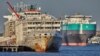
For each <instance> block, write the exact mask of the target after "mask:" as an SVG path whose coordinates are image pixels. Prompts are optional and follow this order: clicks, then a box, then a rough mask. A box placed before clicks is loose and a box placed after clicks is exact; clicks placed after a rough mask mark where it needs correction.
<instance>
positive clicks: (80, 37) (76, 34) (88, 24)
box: [62, 14, 96, 46]
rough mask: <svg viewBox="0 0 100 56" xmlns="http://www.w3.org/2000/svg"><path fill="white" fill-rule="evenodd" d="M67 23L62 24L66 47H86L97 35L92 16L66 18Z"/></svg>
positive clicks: (78, 15) (77, 15) (76, 15)
mask: <svg viewBox="0 0 100 56" xmlns="http://www.w3.org/2000/svg"><path fill="white" fill-rule="evenodd" d="M66 19H67V21H68V22H67V23H63V24H62V33H63V35H64V39H65V42H66V45H69V46H86V45H87V43H88V39H89V38H92V37H93V36H94V35H95V34H96V22H93V21H92V20H91V16H84V15H80V14H75V15H71V16H66Z"/></svg>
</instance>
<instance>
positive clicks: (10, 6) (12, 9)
mask: <svg viewBox="0 0 100 56" xmlns="http://www.w3.org/2000/svg"><path fill="white" fill-rule="evenodd" d="M6 3H7V4H8V6H9V8H10V9H11V11H12V12H13V13H15V15H16V17H17V18H18V19H19V17H20V16H19V15H18V14H17V12H16V11H15V10H14V8H13V7H12V5H11V4H10V3H9V2H8V1H7V2H6Z"/></svg>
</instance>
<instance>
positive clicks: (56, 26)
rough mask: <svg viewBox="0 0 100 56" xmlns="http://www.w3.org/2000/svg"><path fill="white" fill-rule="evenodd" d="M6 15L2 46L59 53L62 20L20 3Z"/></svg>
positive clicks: (10, 8) (10, 6) (11, 7)
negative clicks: (24, 47)
mask: <svg viewBox="0 0 100 56" xmlns="http://www.w3.org/2000/svg"><path fill="white" fill-rule="evenodd" d="M7 4H8V6H9V8H8V9H9V12H11V15H5V16H4V18H6V19H7V21H6V22H5V32H4V38H5V40H3V41H0V43H2V45H1V46H27V47H29V48H31V49H32V50H34V51H36V52H45V51H58V50H59V47H60V45H61V41H62V35H61V32H60V29H61V28H60V25H61V20H59V19H57V18H55V17H54V16H52V15H49V14H46V13H42V12H41V8H40V7H39V8H37V7H36V6H34V5H26V4H24V3H23V2H20V3H19V4H17V5H16V6H14V7H13V6H12V5H11V4H10V3H9V2H7Z"/></svg>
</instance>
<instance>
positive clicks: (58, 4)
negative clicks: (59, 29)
mask: <svg viewBox="0 0 100 56" xmlns="http://www.w3.org/2000/svg"><path fill="white" fill-rule="evenodd" d="M6 1H9V2H10V3H11V4H12V5H15V4H16V3H19V2H20V1H21V0H0V32H4V22H5V21H6V19H4V18H3V16H4V15H7V14H10V13H9V12H8V10H7V8H8V6H7V4H6ZM22 1H23V2H24V3H27V4H37V6H40V7H41V8H42V11H43V12H47V13H48V14H51V15H53V16H55V17H57V18H59V17H64V15H72V14H75V13H77V12H79V13H81V14H83V15H91V16H92V20H94V21H96V22H97V29H98V30H100V25H99V24H100V22H99V21H100V0H22Z"/></svg>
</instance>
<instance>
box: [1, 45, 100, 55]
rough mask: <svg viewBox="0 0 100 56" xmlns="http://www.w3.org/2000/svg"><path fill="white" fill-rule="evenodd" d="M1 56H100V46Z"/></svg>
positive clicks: (63, 47)
mask: <svg viewBox="0 0 100 56" xmlns="http://www.w3.org/2000/svg"><path fill="white" fill-rule="evenodd" d="M0 56H100V45H88V46H83V47H79V46H76V47H71V46H67V47H66V46H61V48H60V51H59V52H46V53H41V52H40V53H36V52H0Z"/></svg>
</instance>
